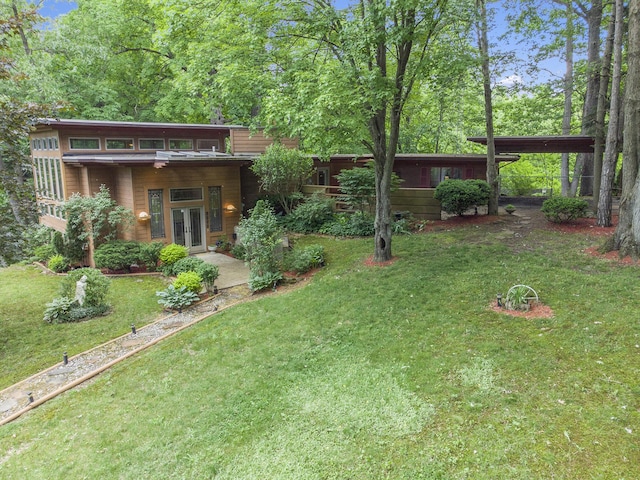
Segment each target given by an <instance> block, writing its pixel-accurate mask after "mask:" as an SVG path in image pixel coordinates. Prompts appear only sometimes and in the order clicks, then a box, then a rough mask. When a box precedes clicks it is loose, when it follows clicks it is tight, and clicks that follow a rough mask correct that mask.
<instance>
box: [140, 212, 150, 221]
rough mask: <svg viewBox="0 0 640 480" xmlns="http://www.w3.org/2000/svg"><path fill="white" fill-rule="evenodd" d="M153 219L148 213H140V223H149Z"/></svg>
mask: <svg viewBox="0 0 640 480" xmlns="http://www.w3.org/2000/svg"><path fill="white" fill-rule="evenodd" d="M150 219H151V215H149V214H148V213H147V212H140V213H139V214H138V221H140V222H147V221H149V220H150Z"/></svg>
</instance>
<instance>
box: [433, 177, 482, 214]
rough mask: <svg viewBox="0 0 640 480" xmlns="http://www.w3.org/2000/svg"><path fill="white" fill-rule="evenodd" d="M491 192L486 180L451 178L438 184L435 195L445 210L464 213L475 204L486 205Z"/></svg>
mask: <svg viewBox="0 0 640 480" xmlns="http://www.w3.org/2000/svg"><path fill="white" fill-rule="evenodd" d="M489 193H490V189H489V185H487V182H485V181H484V180H457V179H449V180H444V181H443V182H440V183H439V184H438V186H437V187H436V192H435V195H434V197H435V199H436V200H438V201H439V202H440V204H441V205H442V210H444V211H445V212H447V213H452V214H455V215H463V214H464V212H465V211H467V210H468V209H469V208H471V207H473V206H474V205H475V206H478V205H486V204H487V203H488V202H489Z"/></svg>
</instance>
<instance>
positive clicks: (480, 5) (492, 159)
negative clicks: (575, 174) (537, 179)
mask: <svg viewBox="0 0 640 480" xmlns="http://www.w3.org/2000/svg"><path fill="white" fill-rule="evenodd" d="M476 8H477V9H478V14H479V16H480V19H479V24H478V27H477V28H478V46H479V49H480V57H481V61H482V87H483V91H484V116H485V125H486V127H487V183H488V184H489V188H490V189H491V193H490V194H489V206H488V213H489V215H497V214H498V196H499V195H500V186H499V183H498V167H497V165H496V146H495V142H494V135H493V100H492V95H491V73H490V71H489V41H488V40H487V37H488V33H487V31H488V29H489V27H488V22H487V5H486V1H485V0H476Z"/></svg>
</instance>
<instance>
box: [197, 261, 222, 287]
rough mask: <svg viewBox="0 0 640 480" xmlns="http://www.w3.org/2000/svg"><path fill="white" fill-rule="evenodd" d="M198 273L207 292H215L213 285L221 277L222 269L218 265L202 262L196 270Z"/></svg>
mask: <svg viewBox="0 0 640 480" xmlns="http://www.w3.org/2000/svg"><path fill="white" fill-rule="evenodd" d="M196 273H197V274H198V275H200V278H202V284H203V285H204V286H205V288H206V289H207V292H210V291H211V290H213V285H214V283H215V281H216V279H217V278H218V277H219V276H220V269H219V268H218V266H217V265H211V264H210V263H206V262H202V264H201V265H200V266H199V267H198V268H197V269H196Z"/></svg>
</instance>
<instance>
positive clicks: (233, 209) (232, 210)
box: [224, 204, 238, 213]
mask: <svg viewBox="0 0 640 480" xmlns="http://www.w3.org/2000/svg"><path fill="white" fill-rule="evenodd" d="M224 211H225V212H227V213H235V212H237V211H238V209H237V208H236V207H235V205H231V204H228V205H227V206H226V207H224Z"/></svg>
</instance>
